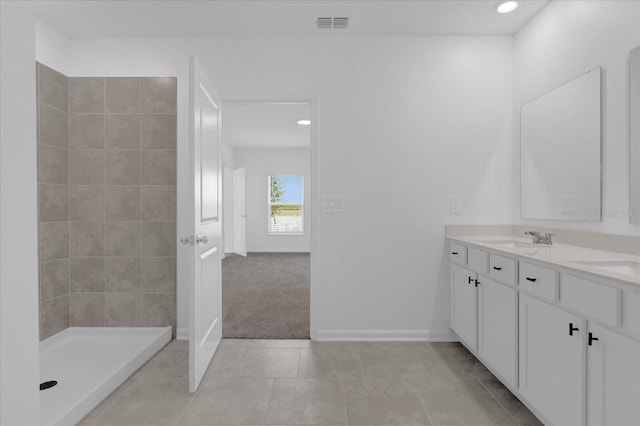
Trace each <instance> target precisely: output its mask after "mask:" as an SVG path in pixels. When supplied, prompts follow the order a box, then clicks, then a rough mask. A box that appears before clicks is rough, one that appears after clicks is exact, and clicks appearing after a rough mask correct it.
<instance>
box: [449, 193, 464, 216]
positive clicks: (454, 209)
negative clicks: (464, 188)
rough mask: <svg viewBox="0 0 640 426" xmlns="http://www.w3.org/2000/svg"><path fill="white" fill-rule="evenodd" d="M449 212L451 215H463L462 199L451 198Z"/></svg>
mask: <svg viewBox="0 0 640 426" xmlns="http://www.w3.org/2000/svg"><path fill="white" fill-rule="evenodd" d="M449 212H450V213H451V214H460V213H462V202H461V201H460V197H457V196H453V197H450V198H449Z"/></svg>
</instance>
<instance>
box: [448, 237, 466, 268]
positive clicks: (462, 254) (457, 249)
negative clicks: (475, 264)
mask: <svg viewBox="0 0 640 426" xmlns="http://www.w3.org/2000/svg"><path fill="white" fill-rule="evenodd" d="M450 253H451V260H452V261H453V263H457V264H458V265H466V264H467V247H465V246H463V245H462V244H458V243H453V242H452V243H451V250H450Z"/></svg>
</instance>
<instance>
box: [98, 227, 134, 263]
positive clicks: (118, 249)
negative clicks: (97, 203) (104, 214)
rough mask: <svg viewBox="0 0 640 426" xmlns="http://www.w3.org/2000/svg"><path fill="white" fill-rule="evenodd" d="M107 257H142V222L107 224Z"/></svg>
mask: <svg viewBox="0 0 640 426" xmlns="http://www.w3.org/2000/svg"><path fill="white" fill-rule="evenodd" d="M105 228H106V235H107V244H106V247H107V251H106V254H107V256H116V257H137V256H140V222H137V221H135V222H106V224H105Z"/></svg>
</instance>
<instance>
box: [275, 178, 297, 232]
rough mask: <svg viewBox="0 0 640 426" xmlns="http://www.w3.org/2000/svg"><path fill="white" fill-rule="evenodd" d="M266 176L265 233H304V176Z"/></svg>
mask: <svg viewBox="0 0 640 426" xmlns="http://www.w3.org/2000/svg"><path fill="white" fill-rule="evenodd" d="M267 178H268V181H267V202H268V207H269V210H268V213H269V214H268V216H269V218H268V225H267V233H268V234H269V235H279V234H280V235H286V234H297V235H302V234H304V210H303V208H302V206H303V202H304V176H301V175H272V176H268V177H267Z"/></svg>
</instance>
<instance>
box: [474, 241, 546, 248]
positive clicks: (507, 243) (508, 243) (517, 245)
mask: <svg viewBox="0 0 640 426" xmlns="http://www.w3.org/2000/svg"><path fill="white" fill-rule="evenodd" d="M482 242H483V243H485V244H490V245H492V246H496V247H502V248H533V247H540V244H532V243H524V242H522V241H513V240H503V241H482ZM544 247H550V246H544Z"/></svg>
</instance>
